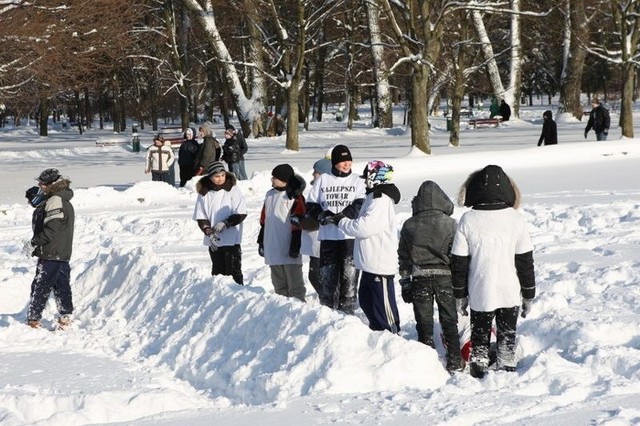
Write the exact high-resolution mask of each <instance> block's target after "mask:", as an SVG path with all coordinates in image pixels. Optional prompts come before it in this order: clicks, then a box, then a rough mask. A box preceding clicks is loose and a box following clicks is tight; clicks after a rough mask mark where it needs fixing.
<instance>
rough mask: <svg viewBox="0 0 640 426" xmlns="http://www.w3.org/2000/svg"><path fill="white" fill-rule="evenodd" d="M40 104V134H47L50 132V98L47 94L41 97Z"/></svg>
mask: <svg viewBox="0 0 640 426" xmlns="http://www.w3.org/2000/svg"><path fill="white" fill-rule="evenodd" d="M39 106H40V108H39V110H38V124H39V127H40V136H47V135H48V134H49V129H48V127H49V125H48V124H49V100H48V99H47V98H46V97H45V96H43V97H41V98H40V105H39Z"/></svg>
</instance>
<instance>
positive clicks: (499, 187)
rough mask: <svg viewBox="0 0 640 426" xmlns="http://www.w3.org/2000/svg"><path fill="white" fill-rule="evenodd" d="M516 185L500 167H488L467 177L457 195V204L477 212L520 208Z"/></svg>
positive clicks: (518, 191) (519, 195)
mask: <svg viewBox="0 0 640 426" xmlns="http://www.w3.org/2000/svg"><path fill="white" fill-rule="evenodd" d="M520 200H521V194H520V189H519V188H518V186H517V185H516V183H515V182H514V181H513V179H511V178H510V177H509V176H508V175H507V174H506V173H505V172H504V170H502V168H501V167H500V166H496V165H489V166H486V167H485V168H483V169H481V170H477V171H475V172H473V173H471V174H470V175H469V177H468V178H467V180H466V181H465V182H464V184H462V187H461V188H460V192H459V193H458V204H459V205H461V206H465V207H471V208H474V209H478V210H498V209H503V208H507V207H513V208H514V209H517V208H518V207H520Z"/></svg>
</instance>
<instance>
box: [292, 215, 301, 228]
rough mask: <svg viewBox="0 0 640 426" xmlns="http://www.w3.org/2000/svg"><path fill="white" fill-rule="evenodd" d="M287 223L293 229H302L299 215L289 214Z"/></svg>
mask: <svg viewBox="0 0 640 426" xmlns="http://www.w3.org/2000/svg"><path fill="white" fill-rule="evenodd" d="M289 223H290V224H291V226H293V227H294V228H295V229H302V224H301V223H300V216H295V215H292V216H290V217H289Z"/></svg>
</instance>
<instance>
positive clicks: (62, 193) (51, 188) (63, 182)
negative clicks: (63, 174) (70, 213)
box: [44, 178, 73, 201]
mask: <svg viewBox="0 0 640 426" xmlns="http://www.w3.org/2000/svg"><path fill="white" fill-rule="evenodd" d="M70 186H71V181H70V180H69V179H64V178H62V179H58V180H57V181H55V182H54V183H52V184H51V185H48V186H47V187H45V188H44V193H45V195H47V196H50V195H57V196H58V197H60V198H62V199H63V200H66V201H69V200H71V199H72V198H73V191H72V190H71V188H70Z"/></svg>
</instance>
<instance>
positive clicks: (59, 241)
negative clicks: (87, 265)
mask: <svg viewBox="0 0 640 426" xmlns="http://www.w3.org/2000/svg"><path fill="white" fill-rule="evenodd" d="M37 181H38V186H39V187H40V189H41V190H42V192H43V193H44V194H45V197H46V201H45V205H44V215H42V216H41V220H42V223H41V224H39V223H38V224H34V236H33V238H32V239H31V245H33V246H34V247H35V249H34V252H33V255H34V256H36V257H38V266H37V270H36V276H35V278H34V279H33V282H32V283H31V298H30V300H29V312H28V314H27V324H28V325H29V326H30V327H32V328H40V327H41V324H40V319H41V318H42V312H43V311H44V308H45V306H46V304H47V299H48V298H49V294H50V293H51V291H52V290H53V294H54V297H55V300H56V305H57V308H58V313H59V314H60V316H59V317H58V325H57V327H58V328H59V329H65V328H67V327H69V326H70V325H71V314H73V302H72V298H71V286H70V284H69V280H70V275H71V269H70V267H69V260H70V259H71V250H72V246H73V227H74V219H75V213H74V209H73V206H72V205H71V202H70V200H71V198H72V197H73V191H72V190H71V188H70V187H69V186H70V184H71V182H70V181H69V180H68V179H65V178H63V177H62V176H61V175H60V172H59V171H58V170H57V169H46V170H44V171H43V172H42V173H40V176H38V178H37Z"/></svg>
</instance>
